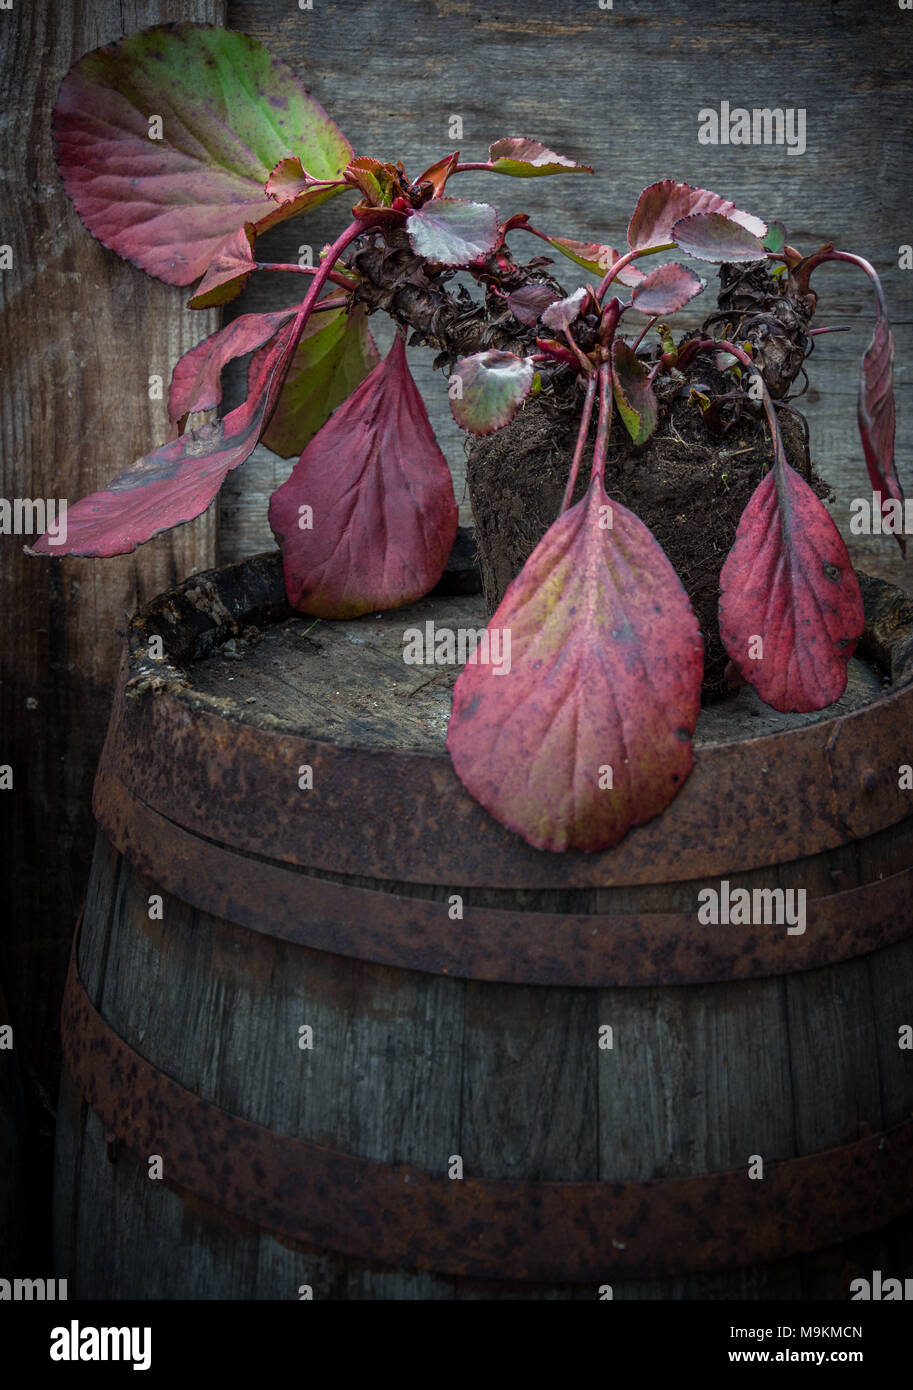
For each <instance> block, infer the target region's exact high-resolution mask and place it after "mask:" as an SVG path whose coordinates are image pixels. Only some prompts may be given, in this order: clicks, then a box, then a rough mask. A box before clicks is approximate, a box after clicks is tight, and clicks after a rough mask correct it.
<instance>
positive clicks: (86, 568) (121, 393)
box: [0, 0, 224, 1268]
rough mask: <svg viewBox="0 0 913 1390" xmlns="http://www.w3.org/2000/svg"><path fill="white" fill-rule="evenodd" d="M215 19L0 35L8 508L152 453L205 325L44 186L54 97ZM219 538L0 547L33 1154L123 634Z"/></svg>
mask: <svg viewBox="0 0 913 1390" xmlns="http://www.w3.org/2000/svg"><path fill="white" fill-rule="evenodd" d="M223 13H224V7H223V6H222V5H221V4H220V3H219V0H179V3H177V4H173V3H163V2H162V0H123V2H122V3H117V2H116V0H99V2H98V3H93V4H91V5H79V4H73V3H65V4H59V5H56V4H55V5H51V4H48V3H41V4H35V5H28V4H16V5H14V6H13V7H12V8H11V9H10V10H7V11H4V13H3V14H2V16H0V24H2V34H3V42H4V46H5V51H4V55H3V61H2V65H0V109H2V110H3V113H4V116H3V122H2V125H0V140H2V154H0V166H2V168H3V171H4V179H5V212H4V218H3V236H2V237H0V240H2V241H4V242H6V243H9V244H10V245H11V246H12V248H13V268H12V269H11V270H7V271H4V272H3V273H2V274H0V297H2V304H3V314H2V318H0V324H2V326H0V374H2V375H0V381H2V384H3V411H2V416H0V451H2V468H3V483H2V489H0V491H2V494H3V496H4V497H6V498H13V497H31V498H36V497H42V498H58V499H59V498H66V499H67V500H68V501H69V503H71V504H72V503H74V502H76V501H77V500H78V498H80V497H82V496H84V495H85V494H86V493H88V492H91V491H93V490H94V489H96V488H98V487H100V486H102V485H103V484H104V483H105V482H106V481H107V480H108V479H109V478H110V477H111V476H112V475H113V474H115V473H117V472H118V471H119V470H120V469H121V468H123V467H124V466H125V465H126V464H127V463H129V462H130V461H131V460H132V459H134V458H136V457H137V456H138V455H140V454H143V453H145V452H147V451H148V450H149V449H150V448H151V447H153V446H154V445H155V444H157V443H160V442H161V441H162V440H164V439H165V438H166V437H167V433H168V425H167V414H166V408H165V403H164V401H158V400H150V399H149V382H148V379H149V376H150V375H152V374H160V375H162V376H163V377H164V380H165V384H166V386H167V381H168V375H169V372H170V368H171V365H172V364H173V362H174V361H175V360H176V358H177V357H178V356H179V355H180V354H181V353H182V352H184V351H186V350H187V348H189V347H190V346H192V344H193V343H194V342H195V341H197V339H198V338H199V337H200V336H202V335H203V334H205V333H206V332H209V331H212V328H213V327H214V326H215V318H214V316H213V315H212V314H211V313H205V314H203V315H201V316H199V317H197V318H196V319H194V318H193V317H192V316H191V315H190V314H188V313H187V312H186V311H185V310H184V309H183V299H184V296H183V295H182V292H181V291H180V290H176V289H174V288H172V287H170V286H167V285H163V284H159V283H158V282H155V281H153V280H151V279H149V278H148V277H147V276H145V275H143V274H142V273H141V272H140V271H138V270H135V269H134V268H133V267H132V266H129V265H127V263H126V262H123V261H121V260H120V259H119V258H118V257H117V256H115V255H114V254H113V253H111V252H109V251H106V250H105V249H104V248H103V247H102V246H100V245H99V244H98V243H97V242H95V241H94V240H93V239H92V237H91V236H90V235H89V234H88V232H87V231H86V230H85V228H84V227H83V226H82V224H81V223H80V221H79V218H78V217H77V215H76V212H75V210H74V209H73V207H72V205H71V204H70V202H69V199H68V198H67V197H66V195H65V194H64V192H63V188H62V185H61V183H60V181H59V178H58V176H57V172H56V168H55V164H54V159H53V152H52V148H51V128H50V113H51V108H52V106H53V103H54V100H55V97H56V92H57V87H58V85H59V83H60V80H61V78H62V77H63V76H64V74H65V73H66V71H67V69H68V68H69V67H70V66H71V64H72V63H74V62H75V61H76V59H77V58H79V57H81V56H82V54H83V53H85V52H87V51H88V50H90V49H93V48H96V47H98V46H99V45H100V44H104V43H108V42H110V41H111V40H113V39H116V38H118V37H119V36H120V35H121V34H123V33H124V32H126V31H130V30H133V29H137V28H142V27H145V26H146V25H149V24H153V23H159V22H161V21H163V20H166V19H168V20H170V19H179V18H185V19H205V20H217V19H220V18H222V15H223ZM215 531H216V516H215V512H214V511H213V513H211V514H210V515H208V516H205V517H203V518H201V519H200V520H199V521H197V522H195V523H193V524H192V525H191V526H186V527H183V528H181V529H179V530H176V531H174V532H172V533H170V534H169V535H166V536H163V537H161V538H160V539H158V540H157V541H154V542H153V543H152V544H150V545H148V546H146V547H145V548H143V549H142V550H140V551H138V552H137V553H136V554H135V555H130V556H125V557H123V558H122V559H117V560H108V561H103V562H101V561H94V560H72V559H67V560H40V559H29V558H27V557H26V556H24V555H23V554H22V546H23V545H24V544H25V543H26V542H27V541H28V537H18V536H4V537H3V538H2V546H0V565H2V580H0V582H2V585H3V596H4V601H3V605H2V612H0V624H2V637H0V651H2V684H0V723H2V729H3V739H2V752H0V762H2V763H9V764H10V765H11V766H12V768H13V775H14V789H13V790H12V791H4V792H3V793H2V796H0V808H2V815H3V826H2V836H3V847H4V855H3V861H4V868H5V870H6V874H5V882H4V906H5V909H6V911H5V913H4V917H5V926H4V932H3V934H2V939H0V957H2V962H3V969H4V971H5V977H6V985H7V991H8V994H9V999H10V1006H11V1008H12V1009H13V1010H14V1012H15V1014H16V1016H17V1019H18V1020H19V1025H20V1027H19V1036H20V1039H21V1056H22V1057H23V1060H24V1064H25V1066H26V1068H27V1071H28V1075H29V1077H30V1080H31V1086H32V1089H33V1092H34V1094H35V1095H36V1096H37V1097H39V1098H40V1107H39V1108H40V1109H41V1110H42V1111H43V1113H44V1115H45V1117H46V1119H45V1121H44V1122H43V1123H42V1126H41V1135H40V1136H39V1138H38V1141H37V1142H38V1145H39V1149H40V1150H41V1152H42V1154H44V1151H45V1147H46V1141H47V1130H48V1128H49V1126H48V1123H47V1120H48V1119H49V1112H50V1111H51V1110H52V1109H53V1106H54V1103H55V1102H54V1097H55V1093H56V1086H57V1071H58V1065H59V1041H58V1014H59V1010H60V998H61V991H62V984H63V975H64V971H65V966H66V959H67V951H68V943H69V940H70V938H71V935H72V931H73V925H74V922H75V918H76V913H77V910H78V907H79V905H80V902H81V899H82V896H83V894H84V892H85V881H86V873H85V871H86V865H87V862H88V859H87V856H88V855H89V853H90V849H91V844H92V834H93V823H92V816H91V811H90V806H89V798H90V792H91V785H92V777H93V775H94V769H95V763H96V761H97V757H98V752H99V750H100V747H101V741H102V738H103V736H104V730H105V725H106V722H107V716H108V710H109V707H110V697H111V692H112V683H113V676H114V673H115V670H116V663H117V660H118V657H119V652H120V647H121V642H122V633H123V631H124V628H125V625H126V621H127V619H128V618H129V616H130V614H131V612H132V611H133V609H134V608H135V607H136V605H137V603H139V602H142V601H144V600H145V599H147V598H150V597H151V596H152V595H153V594H155V593H157V592H158V591H159V590H160V589H162V588H163V587H164V586H165V585H167V584H170V583H173V582H174V581H175V580H176V579H178V578H181V577H183V576H184V575H186V574H188V573H190V572H192V571H193V570H194V569H195V568H199V567H205V566H206V565H208V564H211V563H212V562H213V560H214V557H215ZM42 1161H44V1159H43V1160H42ZM35 1228H36V1230H37V1229H39V1223H37V1222H36V1227H35ZM39 1263H41V1262H35V1266H36V1268H37V1267H38V1265H39Z"/></svg>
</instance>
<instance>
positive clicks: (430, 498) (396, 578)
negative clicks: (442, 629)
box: [269, 335, 457, 618]
mask: <svg viewBox="0 0 913 1390" xmlns="http://www.w3.org/2000/svg"><path fill="white" fill-rule="evenodd" d="M302 507H307V508H310V509H311V516H312V519H313V525H312V526H305V525H302V521H303V520H304V514H303V513H302V510H301V509H302ZM269 522H270V526H271V527H272V529H273V532H274V533H275V535H276V538H277V540H278V541H279V544H280V545H281V547H282V561H283V567H284V570H285V588H286V593H287V595H288V600H289V603H291V604H292V605H293V607H295V608H298V609H299V610H300V611H301V612H303V613H311V614H313V615H314V617H317V618H356V617H358V616H359V615H360V614H362V613H372V612H375V611H378V610H382V609H387V608H398V607H400V606H401V605H402V604H405V603H412V602H414V601H415V600H416V599H419V598H421V597H422V596H423V595H424V594H426V593H427V592H428V590H429V589H431V588H433V587H434V585H435V584H436V583H437V581H438V580H439V579H440V577H441V575H442V574H443V572H444V566H445V565H446V563H447V559H448V557H449V555H450V551H451V549H452V546H453V541H454V538H455V536H456V528H457V505H456V499H455V498H454V495H453V483H452V481H451V477H450V470H449V469H448V467H447V461H446V459H445V458H444V455H443V454H442V453H441V451H440V448H439V447H438V444H437V440H436V439H435V437H434V431H433V430H432V428H431V424H430V422H429V420H428V415H427V412H426V410H425V406H424V403H423V402H422V398H421V396H420V395H419V392H418V389H417V387H416V385H415V382H414V381H413V380H412V375H411V373H410V371H409V368H408V366H407V363H406V352H405V345H404V339H403V338H402V337H401V336H400V335H397V337H396V339H395V340H394V343H393V347H392V348H391V349H390V352H389V354H388V356H387V358H386V360H385V361H384V362H382V363H381V364H380V365H379V366H377V367H375V368H374V370H373V371H372V372H371V374H370V376H368V377H366V378H365V380H364V381H363V382H362V383H361V385H360V386H359V387H357V389H356V390H355V391H354V392H353V393H352V395H351V396H349V397H348V399H347V400H345V401H344V402H343V403H342V405H341V406H339V408H338V410H336V411H335V412H334V413H333V414H332V415H331V416H330V418H329V420H328V421H327V423H326V424H325V425H324V427H323V429H322V430H320V432H319V433H318V434H316V435H315V436H314V438H313V439H312V440H311V442H310V443H309V444H308V446H307V448H306V449H305V450H304V453H303V454H302V455H301V458H300V459H299V460H298V462H297V463H296V465H295V467H294V469H293V471H292V474H291V477H290V478H289V479H288V481H287V482H285V483H283V485H282V486H281V487H280V488H279V489H278V490H277V491H276V492H274V493H273V496H272V498H271V499H270V506H269Z"/></svg>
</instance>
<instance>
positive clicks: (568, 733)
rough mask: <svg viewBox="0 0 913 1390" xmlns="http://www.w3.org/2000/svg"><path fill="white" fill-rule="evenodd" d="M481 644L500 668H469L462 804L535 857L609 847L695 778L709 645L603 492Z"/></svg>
mask: <svg viewBox="0 0 913 1390" xmlns="http://www.w3.org/2000/svg"><path fill="white" fill-rule="evenodd" d="M607 516H608V517H609V518H610V519H611V523H612V524H611V529H609V528H608V527H606V526H605V521H606V518H607ZM488 631H489V633H491V634H493V636H498V637H499V638H500V646H499V648H498V650H500V651H501V653H502V655H504V654H508V653H509V658H510V659H509V669H505V666H506V665H507V663H502V664H501V665H500V666H498V665H496V664H495V663H494V662H493V661H490V662H488V663H485V662H481V661H480V662H476V663H473V662H470V663H467V665H466V666H465V667H464V668H463V670H462V671H461V673H460V675H459V677H458V679H457V682H456V686H455V687H454V692H453V711H452V714H451V717H450V727H449V730H448V734H447V748H448V750H449V752H450V756H451V759H452V760H453V765H454V768H455V770H456V773H457V776H458V777H459V778H460V780H461V782H462V783H463V785H464V786H465V787H466V789H467V791H468V792H469V793H470V795H472V796H474V797H475V799H476V800H477V801H479V802H481V804H482V805H483V806H484V807H485V809H486V810H487V811H489V812H490V813H491V815H493V816H495V817H496V818H497V819H498V820H499V821H500V822H501V823H502V824H503V825H506V826H508V827H509V828H510V829H511V830H515V831H517V833H518V834H520V835H522V836H523V838H524V839H525V840H527V841H528V842H529V843H530V844H531V845H534V846H535V847H536V848H537V849H542V850H556V851H561V850H567V849H579V850H586V851H589V852H594V851H597V850H601V849H606V848H607V847H608V846H610V845H613V844H615V843H617V841H618V840H620V839H621V838H622V837H623V836H624V834H625V832H626V831H627V830H628V828H629V827H630V826H632V825H640V824H642V823H643V822H644V821H648V820H650V819H651V818H652V817H653V816H655V815H658V814H659V812H660V811H662V810H663V809H664V808H665V807H666V806H667V805H668V804H669V802H670V801H671V800H672V799H673V797H675V796H676V795H677V793H678V792H679V791H680V790H681V787H682V785H683V784H684V782H685V779H686V778H687V776H688V773H689V772H690V770H691V765H692V758H693V755H692V751H691V743H690V738H691V734H692V732H693V731H694V727H695V725H696V723H697V718H698V714H699V712H700V686H701V668H702V647H703V644H702V642H701V636H700V631H699V629H698V624H697V619H696V618H695V616H694V613H693V611H692V609H691V605H690V603H689V602H688V598H687V595H686V594H685V591H684V589H683V588H682V585H681V582H680V580H679V578H678V576H677V574H676V573H675V571H674V569H673V568H672V566H671V565H670V563H669V561H668V559H667V558H666V556H665V555H664V553H663V551H662V550H661V548H660V546H659V544H658V543H657V541H656V539H655V538H654V537H653V536H652V535H651V533H650V532H649V531H648V530H647V528H646V526H644V524H643V522H642V521H640V520H638V518H637V517H636V516H635V515H634V514H633V512H630V511H628V510H627V508H626V507H623V506H621V505H620V504H619V503H617V502H612V503H610V502H609V498H608V497H607V496H606V493H605V490H604V488H603V485H602V482H601V480H600V479H599V478H594V479H593V480H592V482H591V483H590V486H589V489H588V491H587V493H586V496H585V497H584V498H582V500H581V501H580V502H578V503H576V505H574V506H573V507H571V508H569V510H568V511H566V512H564V513H563V514H562V515H561V516H560V517H559V518H558V520H557V521H556V522H555V523H554V524H553V525H552V526H551V527H550V528H549V530H548V531H547V532H546V534H545V536H544V537H543V539H542V540H541V541H540V542H539V544H538V545H537V546H536V549H535V550H534V551H533V553H532V555H531V556H530V558H529V559H528V560H527V562H526V564H525V565H524V567H523V569H522V570H521V572H520V574H519V575H518V576H517V578H516V579H515V580H514V581H513V583H512V584H511V585H510V587H509V588H508V590H507V593H506V594H505V595H504V598H503V600H502V601H501V605H500V607H499V608H498V609H497V611H496V613H495V614H494V616H493V617H492V619H491V621H490V623H489V625H488ZM508 635H509V639H510V648H509V649H508V648H507V645H506V644H507V638H508ZM489 650H490V651H493V650H494V645H493V643H492V646H491V647H490V648H489Z"/></svg>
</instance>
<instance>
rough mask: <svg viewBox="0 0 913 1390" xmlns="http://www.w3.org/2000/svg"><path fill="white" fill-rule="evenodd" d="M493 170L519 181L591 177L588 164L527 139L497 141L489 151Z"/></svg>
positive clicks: (518, 137) (521, 137)
mask: <svg viewBox="0 0 913 1390" xmlns="http://www.w3.org/2000/svg"><path fill="white" fill-rule="evenodd" d="M488 159H489V165H490V168H491V169H492V170H493V171H494V172H495V173H496V174H512V175H513V176H514V177H515V178H518V179H537V178H541V177H542V176H543V175H544V174H575V173H576V174H592V172H593V171H592V169H591V168H590V166H589V165H588V164H578V163H577V162H576V160H573V159H567V158H565V156H564V155H563V154H555V152H554V150H550V149H548V147H547V146H546V145H543V144H540V142H539V141H538V140H530V139H527V138H526V137H524V136H514V137H510V138H508V139H506V140H496V141H495V143H494V144H493V145H491V146H490V147H489V150H488Z"/></svg>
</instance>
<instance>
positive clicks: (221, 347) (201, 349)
mask: <svg viewBox="0 0 913 1390" xmlns="http://www.w3.org/2000/svg"><path fill="white" fill-rule="evenodd" d="M294 313H295V310H294V309H280V310H279V311H278V312H277V313H274V314H241V316H240V317H239V318H236V319H232V321H231V323H227V324H226V325H225V327H224V328H220V329H218V330H217V331H216V332H215V333H211V334H210V335H209V337H208V338H204V339H203V341H202V342H201V343H197V345H196V347H192V348H191V349H190V351H189V352H185V353H184V356H183V357H182V358H181V360H180V361H179V362H178V364H177V366H176V367H175V369H174V371H173V372H172V374H171V388H170V390H169V392H168V414H169V416H170V418H171V419H172V420H180V419H181V418H182V417H183V416H184V415H190V414H191V413H192V412H194V411H197V410H212V408H213V407H214V406H217V405H218V404H219V402H220V401H221V399H222V380H221V378H222V368H223V367H224V366H225V364H226V362H230V361H231V360H232V358H234V357H243V356H244V355H245V354H246V353H248V352H253V351H254V349H255V348H258V347H262V345H263V344H264V343H266V342H268V341H269V340H270V339H271V338H273V337H275V335H276V334H277V333H278V331H279V329H280V328H281V327H282V325H283V324H284V323H287V322H288V320H289V319H290V318H292V317H293V316H294Z"/></svg>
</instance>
